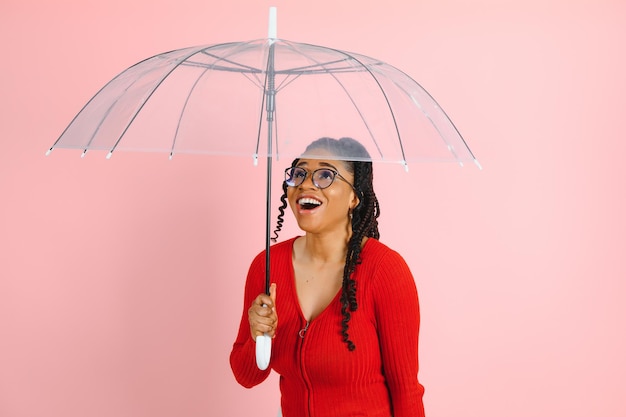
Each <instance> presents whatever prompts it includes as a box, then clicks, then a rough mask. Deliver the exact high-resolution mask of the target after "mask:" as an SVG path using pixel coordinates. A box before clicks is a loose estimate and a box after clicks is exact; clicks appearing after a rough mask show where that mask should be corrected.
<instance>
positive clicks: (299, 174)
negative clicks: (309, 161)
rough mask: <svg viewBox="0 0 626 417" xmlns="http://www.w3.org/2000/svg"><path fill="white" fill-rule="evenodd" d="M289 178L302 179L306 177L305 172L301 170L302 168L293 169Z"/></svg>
mask: <svg viewBox="0 0 626 417" xmlns="http://www.w3.org/2000/svg"><path fill="white" fill-rule="evenodd" d="M291 176H292V177H293V178H304V177H306V171H305V170H303V169H302V168H294V169H293V170H292V171H291Z"/></svg>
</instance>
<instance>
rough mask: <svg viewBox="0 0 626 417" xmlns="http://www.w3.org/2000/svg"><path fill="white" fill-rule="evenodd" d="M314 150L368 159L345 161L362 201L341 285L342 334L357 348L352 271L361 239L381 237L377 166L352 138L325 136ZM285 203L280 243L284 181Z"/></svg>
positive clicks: (358, 260)
mask: <svg viewBox="0 0 626 417" xmlns="http://www.w3.org/2000/svg"><path fill="white" fill-rule="evenodd" d="M313 149H326V150H329V151H331V152H332V153H333V155H335V156H337V157H342V156H345V157H346V159H351V158H357V157H358V158H363V159H365V160H366V161H349V160H348V161H344V163H345V166H346V168H347V169H348V171H350V172H351V173H352V174H353V175H354V186H353V187H354V189H355V191H356V193H357V197H358V198H359V204H358V205H357V206H356V207H355V208H354V210H353V211H352V213H351V217H352V219H351V226H352V236H351V237H350V240H349V242H348V250H347V253H346V263H345V266H344V269H343V278H342V286H341V298H340V302H341V314H342V316H343V319H342V320H341V336H342V340H343V341H344V342H345V343H346V345H347V347H348V350H350V351H353V350H354V349H355V345H354V342H352V341H351V340H350V336H349V334H348V330H349V324H348V323H349V322H350V317H351V313H353V312H355V311H356V310H357V307H358V304H357V299H356V281H355V280H354V279H353V278H352V274H353V273H354V271H355V270H356V268H357V266H358V264H359V263H361V242H362V241H363V238H365V237H372V238H375V239H378V238H379V237H380V233H379V231H378V216H380V206H379V204H378V199H377V198H376V194H375V193H374V187H373V179H374V174H373V169H372V163H371V162H369V161H368V159H370V156H369V154H368V153H367V151H366V150H365V148H364V147H363V145H361V144H360V143H359V142H357V141H356V140H354V139H351V138H341V139H339V140H337V139H331V138H321V139H318V140H316V141H314V142H313V143H311V144H310V145H309V146H308V147H307V149H306V151H305V154H306V153H307V152H308V151H310V150H313ZM298 161H299V158H298V159H295V160H294V161H293V162H292V164H291V166H292V167H294V166H296V164H297V163H298ZM280 201H281V205H280V207H279V208H278V211H279V215H278V218H277V221H276V229H275V230H274V237H273V238H272V240H273V241H274V242H276V240H277V239H278V232H279V231H280V230H281V229H282V226H283V222H284V215H285V208H286V207H287V184H286V183H284V182H283V195H282V196H281V197H280Z"/></svg>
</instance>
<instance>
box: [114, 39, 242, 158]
mask: <svg viewBox="0 0 626 417" xmlns="http://www.w3.org/2000/svg"><path fill="white" fill-rule="evenodd" d="M224 45H228V44H221V45H215V46H213V47H212V48H215V47H218V46H224ZM240 47H241V46H240ZM204 50H206V48H203V49H201V50H197V49H194V50H193V51H192V52H191V53H190V54H188V55H187V56H185V57H184V58H181V59H179V62H177V63H176V64H175V65H174V66H173V67H172V68H170V70H169V71H168V72H167V73H166V74H165V75H163V76H162V77H161V79H160V80H159V81H158V82H157V83H156V84H155V85H154V86H153V87H152V89H151V91H150V93H149V94H148V95H147V96H146V97H145V98H144V100H143V101H142V103H141V104H140V106H139V107H138V108H137V110H136V111H135V114H133V116H132V117H131V118H130V120H129V122H128V123H127V125H126V127H125V128H124V130H123V131H122V133H121V134H120V135H119V137H118V138H117V140H116V142H115V144H114V145H113V147H112V148H111V149H110V150H109V154H108V155H107V158H110V157H111V155H112V153H113V152H114V151H115V149H116V148H117V146H118V145H119V143H120V141H121V140H122V138H123V137H124V135H125V134H126V132H127V131H128V129H129V128H130V126H131V125H132V123H133V122H134V120H135V119H136V118H137V116H138V115H139V113H140V112H141V110H143V108H144V106H145V105H146V103H147V102H148V100H150V97H152V95H153V94H154V92H155V91H156V90H157V89H158V88H159V87H160V86H161V84H163V82H164V81H165V80H166V79H167V78H168V77H169V76H170V74H172V72H174V70H176V68H178V67H179V66H181V65H183V64H184V63H185V62H186V61H187V60H188V59H189V58H191V57H192V56H194V55H195V54H197V53H199V52H202V51H204Z"/></svg>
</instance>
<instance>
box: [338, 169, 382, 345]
mask: <svg viewBox="0 0 626 417" xmlns="http://www.w3.org/2000/svg"><path fill="white" fill-rule="evenodd" d="M351 165H352V166H353V168H354V188H355V189H356V190H357V193H358V194H359V195H358V197H359V204H358V206H357V207H356V208H355V209H354V210H353V212H352V237H351V238H350V241H349V242H348V251H347V253H346V265H345V267H344V271H343V283H342V289H341V314H342V316H343V320H342V321H341V335H342V338H343V341H344V342H345V343H346V345H347V346H348V350H350V351H352V350H354V349H355V345H354V343H353V342H352V341H351V340H350V337H349V335H348V328H349V325H348V322H349V321H350V317H351V312H354V311H356V310H357V307H358V304H357V300H356V281H355V280H354V279H353V278H352V274H353V273H354V271H355V269H356V267H357V265H358V264H359V263H361V258H360V256H361V242H362V241H363V238H364V237H373V238H375V239H378V238H379V237H380V233H379V232H378V216H379V215H380V208H379V205H378V199H377V198H376V194H375V193H374V189H373V187H372V180H373V171H372V163H371V162H352V163H351Z"/></svg>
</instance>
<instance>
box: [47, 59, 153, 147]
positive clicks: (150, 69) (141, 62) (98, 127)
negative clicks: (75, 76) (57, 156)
mask: <svg viewBox="0 0 626 417" xmlns="http://www.w3.org/2000/svg"><path fill="white" fill-rule="evenodd" d="M155 58H156V56H152V57H149V58H146V59H144V60H141V61H139V62H137V63H136V64H134V65H132V66H130V67H128V68H126V69H125V70H124V71H122V72H120V73H119V74H117V75H116V76H115V77H114V78H112V79H111V80H110V81H109V82H108V83H106V84H105V85H104V86H103V87H102V88H101V89H100V90H98V92H97V93H96V94H94V95H93V97H91V98H90V99H89V101H88V102H87V103H85V105H84V106H83V107H82V109H81V110H80V111H79V112H78V113H76V116H74V118H73V119H72V121H71V122H70V123H69V124H68V125H67V127H66V128H65V129H64V130H63V133H61V135H60V136H59V137H58V138H57V140H56V141H55V142H54V144H53V145H52V146H51V147H50V149H49V151H48V152H51V151H52V149H54V148H55V146H56V145H57V143H59V141H60V140H61V138H62V137H63V135H65V133H66V132H67V130H68V129H69V128H70V127H71V126H72V124H73V123H74V122H75V121H76V119H78V117H79V116H80V115H81V113H82V112H83V111H84V110H85V109H86V108H87V107H88V106H89V105H90V104H91V103H92V102H93V100H94V99H95V98H96V97H98V95H99V94H100V93H101V92H102V91H104V90H105V89H106V88H107V87H109V86H110V85H111V84H114V83H115V82H116V81H117V80H119V79H120V78H121V77H122V75H124V74H125V73H126V72H127V71H128V70H130V69H131V68H135V67H137V66H139V65H141V64H143V63H145V62H147V61H149V60H151V59H155ZM153 70H154V68H148V69H147V70H146V71H144V72H143V74H142V76H143V75H145V74H147V73H149V72H150V71H153ZM140 79H141V76H140V77H137V79H136V80H135V81H133V82H132V83H130V84H129V85H128V86H127V87H126V88H125V89H124V93H126V92H127V91H128V90H129V89H130V88H131V87H132V86H133V85H134V84H135V83H136V82H137V81H139V80H140ZM122 96H123V94H120V96H119V97H118V98H117V99H115V100H114V101H113V102H112V103H111V105H110V106H109V107H108V108H107V110H106V112H105V116H104V117H102V118H101V120H100V122H99V123H98V125H97V126H96V128H95V129H94V131H93V133H92V135H91V137H90V138H89V140H88V141H87V144H86V145H85V146H84V149H83V155H84V154H85V153H86V152H87V150H88V149H89V147H90V146H91V143H92V142H93V140H94V138H95V137H96V135H97V134H98V132H99V131H100V128H101V127H102V124H103V123H104V120H105V119H106V118H107V116H108V115H109V114H110V113H111V110H113V108H114V107H115V105H116V104H117V103H118V102H119V101H120V99H121V98H122Z"/></svg>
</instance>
